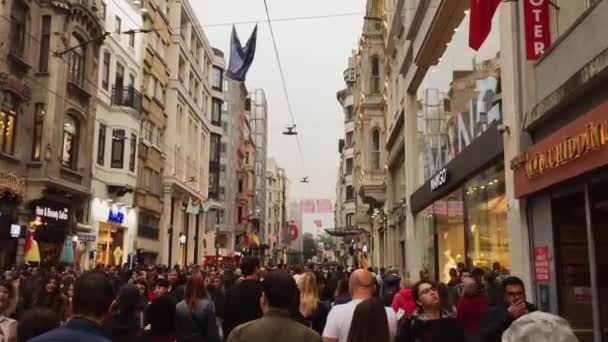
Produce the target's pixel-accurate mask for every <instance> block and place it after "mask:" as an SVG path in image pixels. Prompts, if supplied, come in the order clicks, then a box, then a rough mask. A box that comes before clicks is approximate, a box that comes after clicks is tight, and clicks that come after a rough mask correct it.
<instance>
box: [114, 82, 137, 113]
mask: <svg viewBox="0 0 608 342" xmlns="http://www.w3.org/2000/svg"><path fill="white" fill-rule="evenodd" d="M141 101H142V99H141V93H140V92H138V91H137V90H135V88H134V87H132V86H128V87H112V105H113V106H121V107H129V108H132V109H134V110H135V111H136V112H138V113H141V108H142V106H141V103H142V102H141Z"/></svg>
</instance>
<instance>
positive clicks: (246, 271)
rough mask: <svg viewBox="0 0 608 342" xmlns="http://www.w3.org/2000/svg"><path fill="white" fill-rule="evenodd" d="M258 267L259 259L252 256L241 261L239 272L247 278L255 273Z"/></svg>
mask: <svg viewBox="0 0 608 342" xmlns="http://www.w3.org/2000/svg"><path fill="white" fill-rule="evenodd" d="M259 267H260V259H258V258H257V257H254V256H246V257H245V258H243V261H241V272H242V274H243V277H248V276H250V275H253V274H254V273H255V270H256V269H257V268H259Z"/></svg>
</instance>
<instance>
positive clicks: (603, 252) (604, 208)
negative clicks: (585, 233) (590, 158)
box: [590, 176, 608, 340]
mask: <svg viewBox="0 0 608 342" xmlns="http://www.w3.org/2000/svg"><path fill="white" fill-rule="evenodd" d="M590 188H591V213H592V220H593V235H594V236H593V238H594V239H595V262H596V265H595V269H596V272H597V283H598V284H597V286H598V292H599V295H600V297H599V300H598V301H597V303H599V305H600V316H601V321H602V327H603V328H604V340H607V339H608V229H606V227H607V226H608V192H606V189H608V176H604V177H603V178H601V179H598V180H596V181H595V182H592V183H591V186H590Z"/></svg>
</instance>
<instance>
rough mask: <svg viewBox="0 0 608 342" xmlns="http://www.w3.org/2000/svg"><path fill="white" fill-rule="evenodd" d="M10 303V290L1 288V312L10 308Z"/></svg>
mask: <svg viewBox="0 0 608 342" xmlns="http://www.w3.org/2000/svg"><path fill="white" fill-rule="evenodd" d="M8 301H9V293H8V289H7V288H6V287H4V286H0V310H4V309H5V308H6V307H7V306H8Z"/></svg>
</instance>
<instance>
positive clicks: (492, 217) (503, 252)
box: [465, 165, 510, 273]
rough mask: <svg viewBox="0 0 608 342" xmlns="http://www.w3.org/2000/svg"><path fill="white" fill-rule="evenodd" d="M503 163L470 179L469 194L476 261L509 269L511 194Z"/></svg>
mask: <svg viewBox="0 0 608 342" xmlns="http://www.w3.org/2000/svg"><path fill="white" fill-rule="evenodd" d="M504 179H505V174H504V168H503V167H502V165H500V166H495V167H492V168H490V169H488V170H486V171H484V172H482V173H481V174H480V175H478V176H476V177H475V178H473V179H472V180H471V181H469V182H467V184H466V186H465V189H466V192H465V198H466V205H467V218H468V229H467V234H468V235H469V251H468V254H469V258H470V259H471V262H472V265H473V266H475V267H481V268H484V269H487V270H491V269H495V270H501V271H502V272H501V273H508V270H509V269H510V258H509V232H508V226H507V197H506V192H505V181H504Z"/></svg>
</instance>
